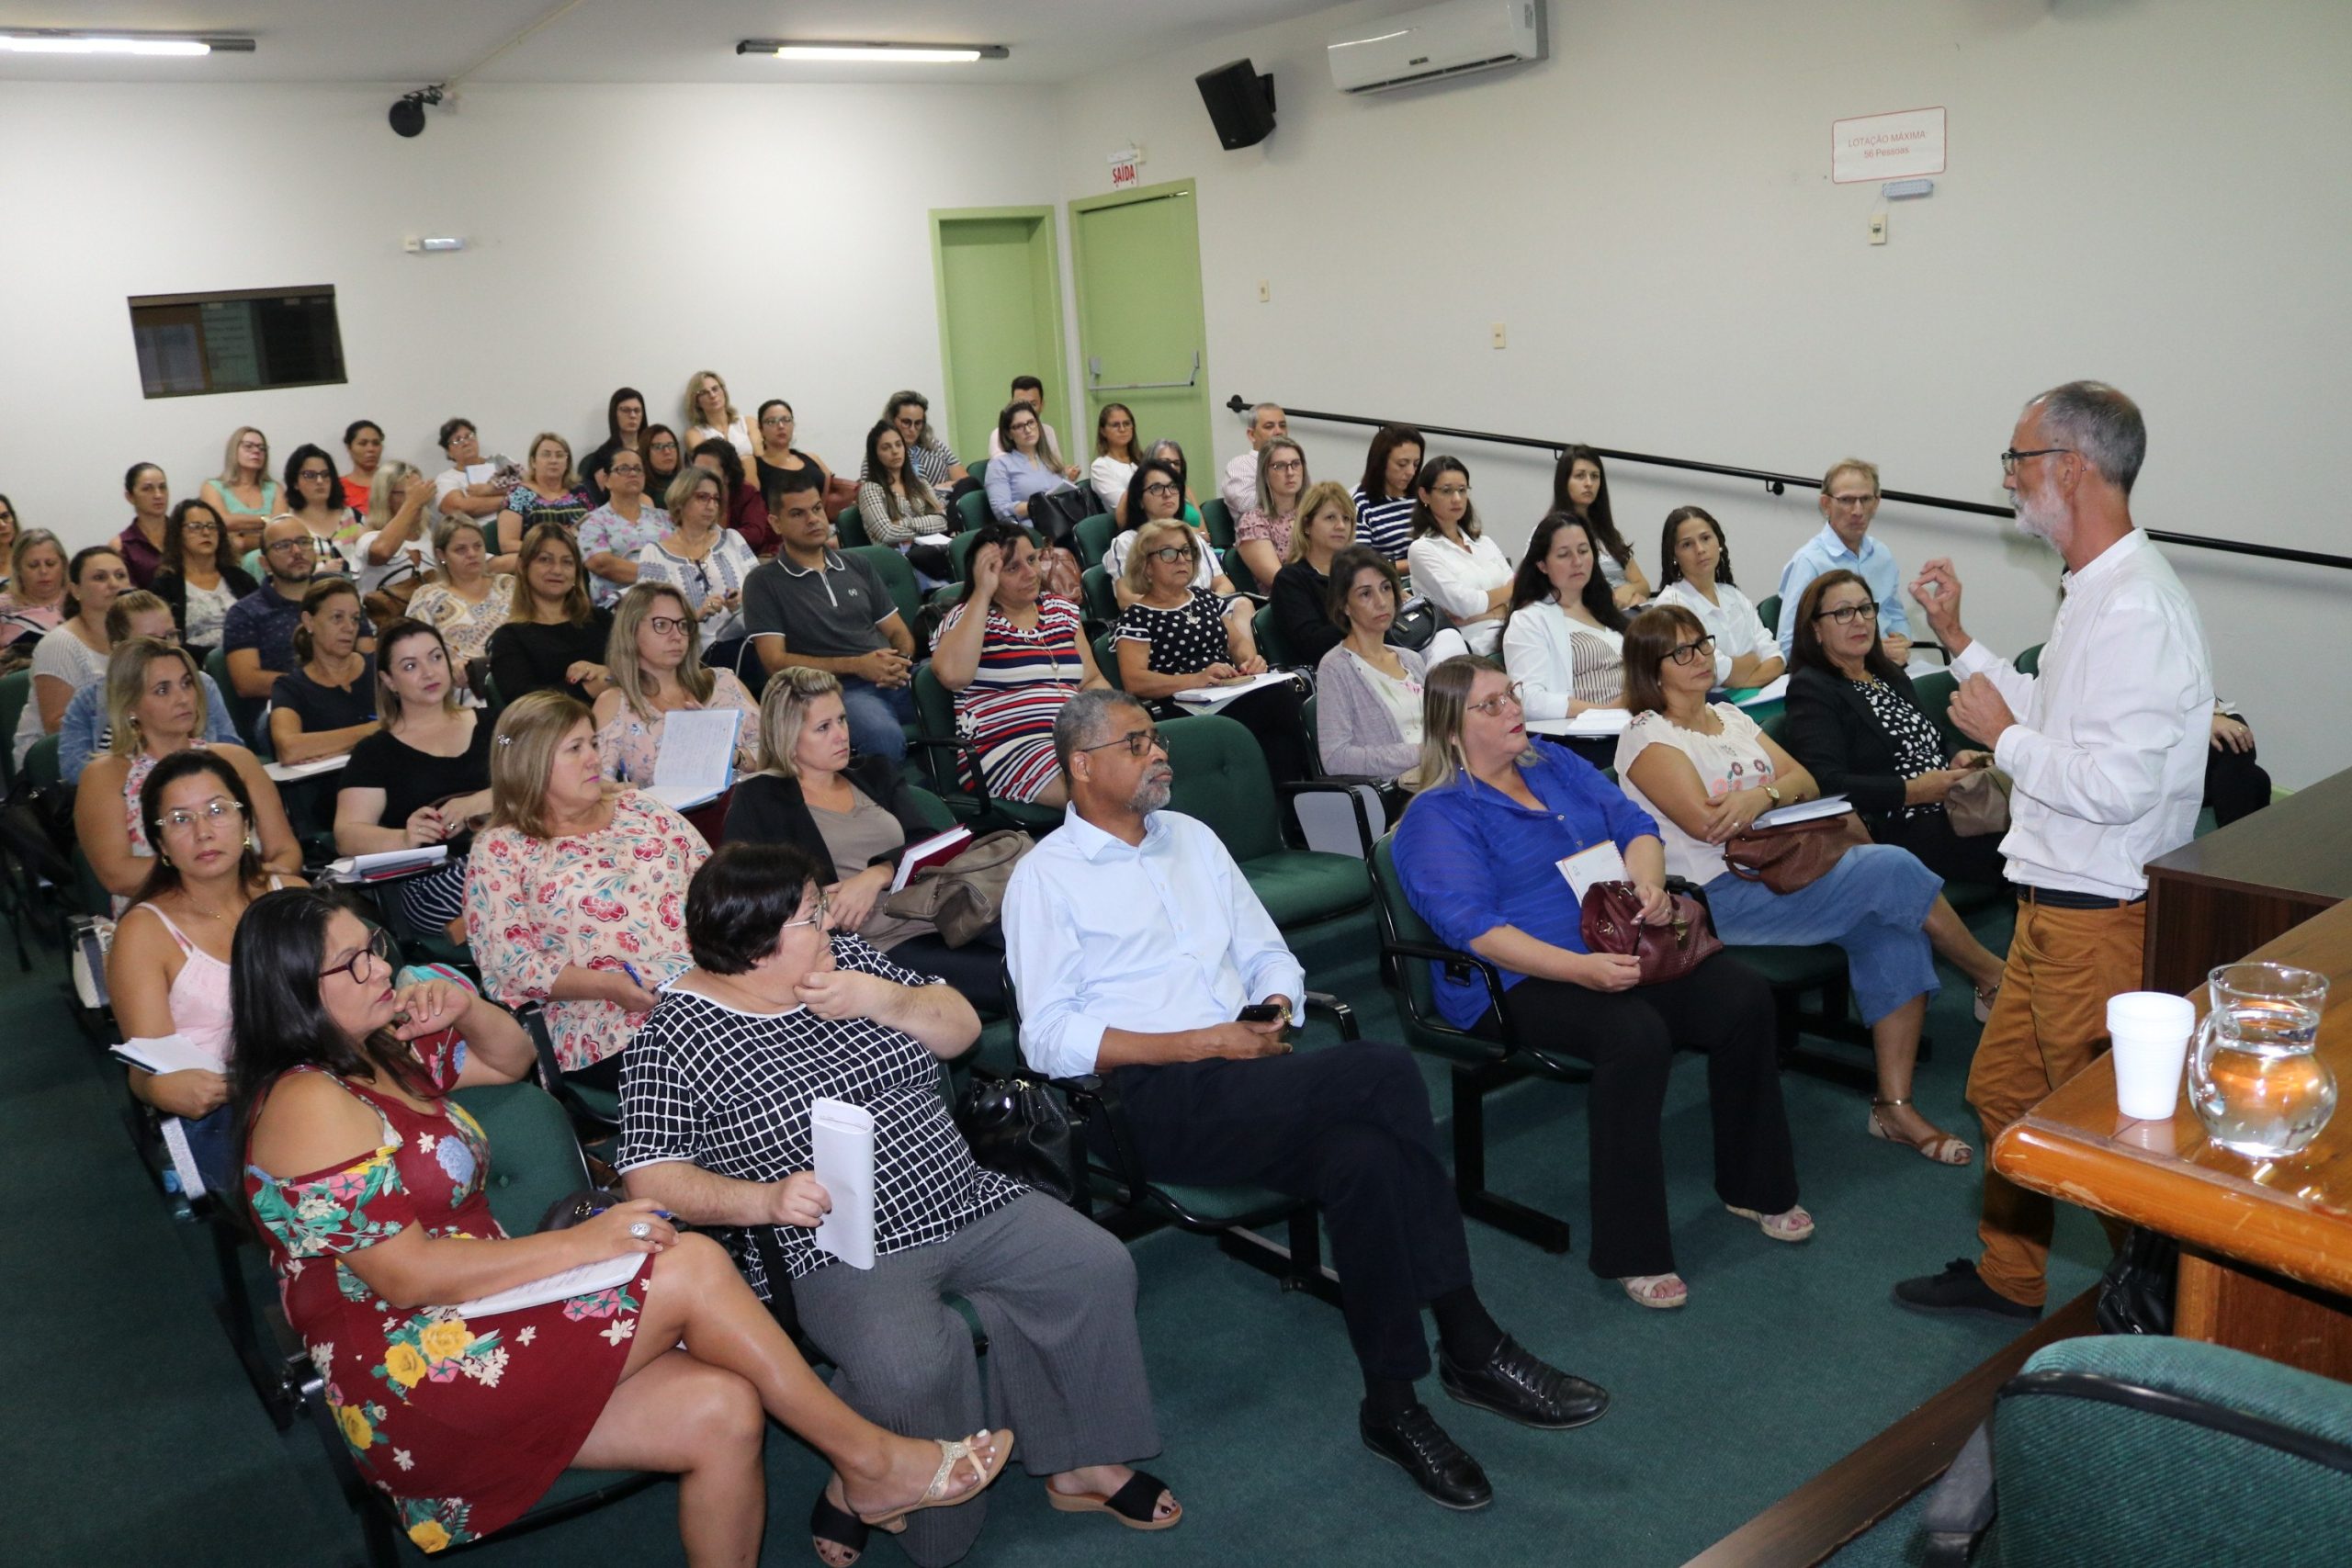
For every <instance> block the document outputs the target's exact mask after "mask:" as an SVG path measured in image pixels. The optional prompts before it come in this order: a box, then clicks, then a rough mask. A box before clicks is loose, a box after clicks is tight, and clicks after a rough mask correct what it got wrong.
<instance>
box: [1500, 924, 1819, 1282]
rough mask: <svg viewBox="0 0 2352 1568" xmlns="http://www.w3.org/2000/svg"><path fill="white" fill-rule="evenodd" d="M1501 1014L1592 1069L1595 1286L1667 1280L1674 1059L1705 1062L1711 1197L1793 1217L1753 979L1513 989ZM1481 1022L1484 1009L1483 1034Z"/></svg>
mask: <svg viewBox="0 0 2352 1568" xmlns="http://www.w3.org/2000/svg"><path fill="white" fill-rule="evenodd" d="M1503 1006H1504V1007H1505V1008H1507V1009H1509V1010H1510V1021H1511V1023H1512V1025H1513V1027H1515V1028H1516V1029H1517V1030H1518V1031H1519V1034H1520V1038H1521V1040H1523V1041H1525V1042H1526V1043H1529V1044H1531V1045H1536V1046H1540V1047H1543V1048H1544V1049H1547V1050H1554V1051H1564V1052H1566V1053H1567V1054H1568V1055H1573V1056H1581V1057H1582V1058H1584V1059H1585V1060H1586V1061H1588V1062H1590V1063H1591V1064H1592V1089H1591V1093H1590V1094H1589V1096H1588V1097H1587V1098H1586V1101H1585V1105H1586V1116H1587V1119H1588V1120H1589V1122H1590V1123H1591V1132H1590V1137H1589V1145H1590V1150H1591V1154H1590V1158H1591V1181H1592V1256H1591V1266H1592V1271H1593V1272H1594V1273H1596V1274H1598V1275H1600V1277H1601V1278H1603V1279H1606V1280H1623V1279H1626V1278H1629V1277H1631V1276H1634V1275H1637V1274H1671V1273H1673V1272H1674V1241H1673V1238H1672V1236H1671V1235H1669V1234H1668V1228H1667V1222H1666V1154H1665V1148H1664V1145H1663V1144H1662V1142H1661V1140H1660V1137H1659V1134H1658V1122H1659V1119H1660V1116H1661V1114H1662V1113H1663V1111H1664V1109H1665V1105H1666V1080H1667V1073H1668V1069H1670V1068H1671V1067H1672V1066H1673V1063H1674V1053H1675V1050H1676V1049H1677V1048H1678V1047H1679V1048H1681V1049H1685V1050H1691V1051H1698V1052H1702V1053H1703V1054H1704V1055H1705V1056H1706V1058H1707V1102H1708V1111H1709V1112H1710V1113H1711V1114H1712V1116H1713V1121H1714V1131H1715V1194H1716V1196H1718V1197H1720V1198H1721V1199H1722V1200H1723V1201H1724V1202H1726V1203H1730V1204H1734V1205H1736V1206H1737V1207H1739V1208H1742V1209H1753V1210H1755V1211H1756V1212H1757V1213H1760V1214H1777V1213H1781V1212H1782V1211H1783V1210H1786V1209H1789V1208H1791V1207H1793V1206H1794V1205H1795V1203H1796V1201H1797V1168H1796V1155H1795V1153H1794V1151H1793V1150H1792V1148H1791V1147H1790V1144H1789V1118H1788V1113H1787V1112H1786V1111H1784V1110H1783V1109H1782V1107H1781V1065H1780V1059H1779V1056H1778V1054H1777V1051H1776V1048H1775V1042H1774V1039H1773V1032H1772V993H1771V989H1770V987H1767V986H1766V985H1765V983H1764V980H1763V977H1762V976H1758V974H1757V973H1756V972H1755V971H1754V970H1752V969H1749V968H1748V967H1747V966H1746V965H1745V964H1741V963H1740V962H1739V961H1738V960H1737V959H1736V958H1733V957H1731V956H1730V955H1729V954H1727V953H1717V954H1715V955H1714V956H1713V958H1710V959H1708V960H1707V961H1706V962H1705V963H1704V964H1700V965H1699V967H1697V968H1696V969H1693V970H1692V971H1691V973H1690V974H1688V975H1685V976H1682V978H1680V979H1679V980H1668V981H1666V982H1663V983H1662V984H1659V985H1655V986H1637V987H1634V989H1632V990H1630V991H1589V990H1587V989H1585V987H1582V986H1577V985H1571V984H1569V983H1567V982H1566V981H1564V980H1532V979H1531V980H1521V982H1520V983H1519V984H1518V985H1516V986H1513V987H1511V988H1510V990H1508V991H1506V992H1504V993H1503ZM1493 1018H1494V1013H1493V1011H1492V1010H1488V1012H1487V1021H1488V1023H1489V1026H1491V1021H1492V1020H1493Z"/></svg>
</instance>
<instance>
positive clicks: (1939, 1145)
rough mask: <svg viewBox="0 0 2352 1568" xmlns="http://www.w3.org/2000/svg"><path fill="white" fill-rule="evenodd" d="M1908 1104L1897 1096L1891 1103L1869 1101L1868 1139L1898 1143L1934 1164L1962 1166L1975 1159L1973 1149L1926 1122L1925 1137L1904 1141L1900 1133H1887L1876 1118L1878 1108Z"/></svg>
mask: <svg viewBox="0 0 2352 1568" xmlns="http://www.w3.org/2000/svg"><path fill="white" fill-rule="evenodd" d="M1910 1103H1911V1101H1910V1099H1909V1098H1908V1097H1907V1096H1899V1097H1897V1098H1896V1099H1894V1100H1878V1099H1875V1098H1874V1099H1872V1100H1871V1137H1873V1138H1883V1139H1885V1140H1886V1141H1887V1142H1888V1143H1890V1144H1902V1145H1905V1146H1906V1147H1908V1148H1914V1149H1917V1150H1918V1151H1919V1153H1920V1154H1921V1155H1922V1156H1926V1157H1927V1158H1928V1159H1931V1160H1933V1161H1935V1162H1936V1163H1937V1164H1938V1165H1966V1164H1968V1163H1969V1162H1970V1161H1971V1160H1973V1159H1974V1158H1975V1157H1976V1151H1975V1150H1974V1149H1972V1148H1970V1147H1969V1146H1968V1145H1967V1144H1966V1143H1965V1142H1963V1141H1962V1140H1961V1139H1959V1138H1956V1137H1954V1136H1952V1135H1951V1134H1950V1133H1946V1132H1943V1131H1941V1130H1940V1129H1936V1128H1935V1124H1934V1123H1933V1122H1929V1123H1928V1126H1929V1127H1930V1129H1932V1130H1931V1131H1930V1132H1929V1133H1928V1135H1927V1136H1926V1137H1924V1138H1906V1137H1905V1136H1904V1135H1903V1134H1900V1133H1894V1132H1890V1131H1888V1130H1887V1125H1886V1123H1885V1122H1882V1121H1880V1120H1879V1119H1878V1113H1879V1111H1880V1109H1881V1108H1882V1107H1883V1108H1885V1109H1888V1110H1892V1109H1894V1107H1895V1106H1898V1105H1908V1104H1910Z"/></svg>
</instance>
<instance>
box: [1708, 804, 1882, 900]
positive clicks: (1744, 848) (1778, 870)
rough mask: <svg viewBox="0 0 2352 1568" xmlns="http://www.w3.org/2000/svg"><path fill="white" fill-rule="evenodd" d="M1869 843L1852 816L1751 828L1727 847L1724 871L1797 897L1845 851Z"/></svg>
mask: <svg viewBox="0 0 2352 1568" xmlns="http://www.w3.org/2000/svg"><path fill="white" fill-rule="evenodd" d="M1870 841H1871V837H1870V835H1869V834H1868V833H1865V832H1863V831H1862V825H1861V823H1860V821H1858V820H1857V819H1856V818H1855V817H1854V814H1853V813H1852V812H1850V811H1841V812H1839V813H1838V815H1837V816H1835V817H1815V818H1813V819H1812V820H1811V821H1807V822H1791V823H1788V824H1786V825H1784V826H1782V827H1779V828H1763V829H1756V828H1750V829H1747V831H1746V832H1744V833H1734V834H1733V835H1732V836H1731V838H1730V839H1729V840H1726V841H1725V842H1724V867H1725V869H1727V870H1729V871H1730V873H1731V874H1733V875H1734V876H1736V877H1738V878H1739V879H1740V880H1742V881H1743V882H1760V883H1762V884H1763V885H1764V886H1767V887H1769V888H1770V889H1771V890H1772V891H1773V892H1775V893H1794V892H1796V891H1798V890H1799V889H1801V888H1805V887H1810V886H1813V885H1814V884H1815V883H1816V882H1818V881H1820V880H1821V879H1822V878H1823V877H1825V876H1826V875H1828V874H1829V873H1830V871H1831V870H1832V869H1833V868H1834V867H1835V866H1836V865H1837V864H1838V862H1839V861H1841V860H1843V859H1845V858H1846V852H1847V851H1848V850H1850V849H1853V848H1855V847H1856V846H1858V845H1862V844H1867V843H1869V842H1870Z"/></svg>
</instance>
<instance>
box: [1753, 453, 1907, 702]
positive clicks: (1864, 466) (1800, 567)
mask: <svg viewBox="0 0 2352 1568" xmlns="http://www.w3.org/2000/svg"><path fill="white" fill-rule="evenodd" d="M1878 494H1879V492H1878V468H1877V466H1876V465H1875V464H1871V463H1865V462H1863V461H1862V460H1861V459H1860V457H1847V458H1843V459H1841V460H1839V462H1838V464H1837V466H1836V467H1834V468H1831V469H1830V470H1829V472H1828V473H1827V474H1826V475H1824V476H1823V477H1822V480H1821V515H1822V517H1823V518H1824V519H1826V523H1825V525H1824V526H1823V528H1822V530H1821V532H1820V533H1818V534H1815V536H1813V537H1812V538H1810V539H1807V540H1806V541H1805V542H1804V544H1803V545H1801V546H1799V547H1798V548H1797V553H1796V554H1795V555H1793V556H1791V557H1790V558H1789V564H1788V565H1786V566H1784V567H1782V568H1781V591H1780V592H1781V625H1780V637H1781V658H1782V659H1787V658H1789V657H1790V646H1789V645H1790V640H1791V639H1792V638H1793V637H1795V636H1796V631H1797V602H1798V601H1799V600H1801V599H1803V598H1804V591H1805V589H1806V587H1807V586H1808V585H1810V584H1811V583H1812V581H1813V580H1814V579H1815V578H1816V577H1819V576H1820V575H1821V574H1822V573H1824V572H1827V571H1837V570H1840V569H1843V570H1847V571H1850V572H1854V573H1857V574H1858V575H1860V578H1861V580H1862V581H1864V582H1867V583H1869V584H1870V585H1871V598H1873V599H1875V600H1877V601H1878V636H1879V642H1880V643H1881V645H1882V646H1883V647H1884V648H1885V649H1886V656H1887V657H1888V658H1889V659H1892V660H1894V665H1895V668H1896V669H1898V670H1899V669H1901V668H1902V667H1903V665H1904V663H1905V660H1908V659H1909V658H1910V657H1911V635H1910V634H1911V620H1910V617H1909V615H1906V614H1905V611H1904V608H1903V593H1902V583H1901V579H1902V575H1903V573H1902V570H1901V569H1899V568H1898V567H1896V565H1895V564H1894V551H1893V550H1890V549H1888V548H1887V547H1885V546H1884V545H1882V544H1880V543H1879V542H1878V541H1877V540H1876V539H1873V538H1871V536H1870V528H1871V518H1873V517H1875V516H1877V515H1878Z"/></svg>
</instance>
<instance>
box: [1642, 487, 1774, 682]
mask: <svg viewBox="0 0 2352 1568" xmlns="http://www.w3.org/2000/svg"><path fill="white" fill-rule="evenodd" d="M1658 559H1659V561H1660V563H1661V564H1660V566H1659V568H1658V581H1659V588H1658V593H1657V602H1658V603H1659V604H1679V605H1681V606H1682V607H1683V608H1684V609H1686V610H1688V611H1690V612H1691V614H1692V615H1696V616H1698V617H1699V621H1700V624H1701V625H1702V626H1705V627H1706V628H1707V635H1708V636H1709V637H1713V638H1714V639H1715V684H1716V685H1718V686H1741V687H1746V686H1761V685H1764V684H1765V683H1766V682H1771V681H1777V680H1779V679H1780V678H1781V672H1782V671H1784V670H1786V669H1787V668H1788V666H1787V664H1786V663H1785V662H1784V661H1783V660H1781V644H1780V640H1779V639H1778V638H1777V637H1774V636H1773V635H1772V633H1771V632H1770V630H1769V629H1768V628H1767V627H1766V626H1765V625H1764V617H1763V616H1761V615H1758V614H1757V613H1756V606H1755V605H1753V604H1749V603H1748V602H1747V594H1745V593H1742V592H1740V591H1739V585H1738V584H1737V583H1736V582H1734V581H1732V578H1731V547H1730V546H1729V545H1727V544H1725V543H1724V530H1723V525H1722V524H1720V523H1717V522H1716V521H1715V520H1714V519H1713V517H1712V516H1709V515H1708V514H1707V513H1706V511H1705V510H1704V509H1703V508H1701V507H1696V506H1678V507H1676V508H1675V509H1674V510H1673V511H1671V512H1669V513H1667V514H1666V533H1665V536H1664V537H1663V538H1661V539H1660V541H1659V543H1658ZM1787 613H1788V612H1786V611H1783V612H1782V614H1784V615H1785V614H1787Z"/></svg>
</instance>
